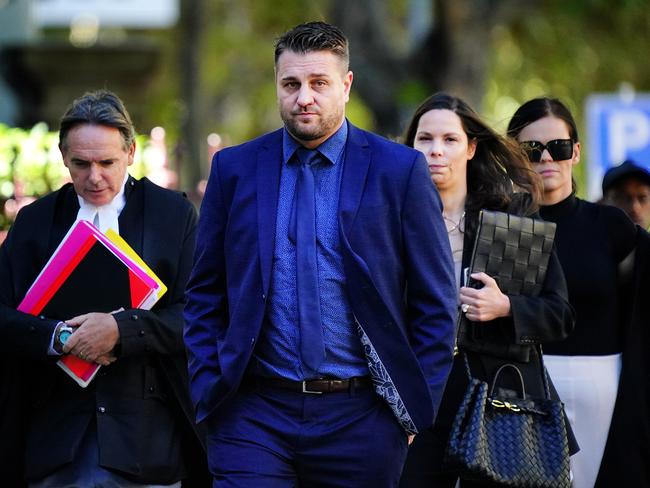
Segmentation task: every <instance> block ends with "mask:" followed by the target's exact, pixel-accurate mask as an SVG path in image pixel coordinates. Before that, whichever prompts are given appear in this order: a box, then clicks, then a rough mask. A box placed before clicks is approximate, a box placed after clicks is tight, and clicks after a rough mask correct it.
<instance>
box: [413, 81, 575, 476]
mask: <svg viewBox="0 0 650 488" xmlns="http://www.w3.org/2000/svg"><path fill="white" fill-rule="evenodd" d="M405 143H406V144H407V145H409V146H411V147H414V148H415V149H418V150H420V151H421V152H422V153H424V155H425V156H426V159H427V162H428V165H429V170H430V173H431V178H432V180H433V182H434V184H435V185H436V187H437V188H438V191H439V193H440V197H441V199H442V203H443V217H444V220H445V222H446V225H447V233H448V234H449V242H450V244H451V249H452V255H453V259H454V264H455V266H456V278H457V281H458V286H459V309H460V310H459V311H460V313H464V314H465V315H466V317H467V318H468V319H469V320H471V321H473V322H476V323H480V333H479V334H477V336H476V342H475V343H474V344H472V343H471V341H470V343H465V344H459V347H460V349H461V352H462V354H458V355H456V357H455V360H454V365H453V367H452V371H451V374H450V377H449V380H448V382H447V386H446V389H445V393H444V395H443V399H442V403H441V405H440V411H439V412H437V417H436V423H435V425H434V427H433V428H432V429H431V430H429V431H425V432H421V433H419V434H418V435H417V436H416V437H415V440H414V442H413V444H412V445H411V446H410V448H409V454H408V458H407V461H406V465H405V468H404V471H403V475H402V480H401V483H400V486H401V487H402V488H414V487H426V488H433V487H436V488H437V487H449V488H452V487H454V486H455V484H456V482H457V481H458V478H459V473H458V472H457V471H455V470H454V469H453V468H449V467H447V466H444V463H443V460H444V453H445V448H446V445H447V440H448V437H449V432H450V430H451V424H452V422H453V420H454V417H455V415H456V413H457V411H458V409H459V405H460V402H461V400H462V397H463V395H464V393H465V390H466V388H467V384H468V377H467V373H466V370H465V364H464V358H463V356H464V354H467V358H468V360H469V364H470V366H471V370H472V375H473V376H475V377H478V378H480V379H482V380H484V381H488V382H491V381H492V379H493V378H494V374H495V372H496V370H497V369H498V368H499V367H500V366H502V365H503V364H505V363H514V364H516V365H517V367H518V368H519V369H520V370H521V372H522V374H523V376H524V383H525V389H526V393H527V394H530V396H533V397H538V398H540V397H541V398H543V397H544V395H545V394H544V387H543V383H542V368H541V363H540V359H539V355H538V353H537V351H538V349H537V347H536V344H532V343H529V344H525V343H524V342H525V341H522V339H523V338H524V337H535V338H536V340H538V341H545V340H561V339H563V338H564V337H566V336H567V334H568V333H569V332H570V330H571V328H572V326H573V311H572V309H571V307H570V305H569V304H568V302H567V291H566V285H565V282H564V277H563V276H562V270H561V266H560V264H559V261H558V259H557V257H556V256H555V255H554V254H553V255H552V256H551V259H550V261H549V265H548V271H547V274H546V278H545V283H544V286H543V290H542V292H541V294H540V295H538V296H535V297H530V296H521V295H520V296H516V297H510V296H507V295H505V294H503V293H502V292H501V290H500V289H499V287H498V285H497V283H496V282H495V280H493V279H492V278H491V277H489V276H488V275H486V274H483V273H478V274H474V275H472V278H473V279H475V280H477V281H480V282H481V283H482V284H483V287H482V288H481V289H474V288H469V287H466V286H464V285H465V283H464V277H463V274H464V273H463V271H462V270H463V269H465V268H467V267H468V266H469V261H470V258H471V254H472V249H473V245H474V237H475V235H476V229H477V223H478V215H479V211H480V210H481V209H489V210H500V211H506V212H510V213H513V214H517V215H531V214H534V212H535V211H536V209H537V204H536V201H537V198H538V197H539V195H540V190H541V187H540V186H539V180H538V178H536V175H535V173H534V172H533V171H532V170H531V168H530V165H529V164H528V162H527V161H526V160H525V159H526V158H525V155H524V154H523V153H522V152H521V151H520V150H519V148H518V147H517V145H516V144H513V142H512V141H508V140H507V139H506V138H504V137H501V136H499V135H498V134H496V133H495V132H494V131H493V130H492V129H490V128H489V127H488V126H487V125H486V124H485V123H484V122H483V121H482V120H481V119H480V118H479V116H478V114H477V113H476V112H475V111H474V110H472V109H471V108H470V107H469V106H468V105H467V104H466V103H465V102H464V101H462V100H461V99H459V98H457V97H453V96H451V95H447V94H445V93H438V94H436V95H433V96H432V97H430V98H428V99H427V100H425V101H424V102H423V103H422V104H421V105H420V107H419V108H417V110H416V111H415V114H414V115H413V118H412V119H411V121H410V123H409V125H408V128H407V131H406V134H405ZM513 183H514V185H516V186H517V188H518V189H519V191H520V192H519V193H514V188H513ZM431 252H432V253H434V252H436V250H435V249H432V250H431ZM479 336H480V337H479ZM479 349H480V350H481V352H478V350H479ZM515 349H516V350H518V351H519V352H521V351H525V355H526V356H528V359H527V360H522V358H521V357H520V355H516V356H517V357H515V355H514V350H515ZM506 351H508V352H506ZM508 354H511V355H510V356H508ZM509 380H510V381H512V380H513V378H509ZM504 386H506V387H507V388H511V389H513V390H514V389H516V390H517V391H518V390H519V389H520V386H518V387H516V386H515V384H514V382H512V384H509V385H504ZM574 447H575V446H574ZM461 486H463V487H468V486H488V485H485V484H483V483H476V482H470V481H466V480H461Z"/></svg>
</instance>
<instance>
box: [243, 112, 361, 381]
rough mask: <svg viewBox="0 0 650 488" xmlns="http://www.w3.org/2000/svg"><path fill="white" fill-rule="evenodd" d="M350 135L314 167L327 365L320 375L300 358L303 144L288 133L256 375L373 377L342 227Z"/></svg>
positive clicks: (336, 140)
mask: <svg viewBox="0 0 650 488" xmlns="http://www.w3.org/2000/svg"><path fill="white" fill-rule="evenodd" d="M347 135H348V126H347V121H346V122H344V123H343V125H342V126H341V128H340V129H339V130H338V131H337V132H336V133H334V134H333V135H332V136H331V137H330V138H329V139H327V140H326V141H325V142H323V143H322V144H321V145H320V146H318V148H317V150H318V151H319V152H320V153H321V154H322V155H323V156H324V158H322V159H323V161H322V162H320V163H318V164H315V165H314V166H313V172H314V179H315V186H316V188H315V192H316V240H317V253H318V256H317V263H318V286H319V292H320V302H321V319H322V324H323V341H324V344H325V360H324V361H323V363H322V364H321V366H320V367H319V369H318V371H317V372H311V371H308V370H307V369H306V368H305V367H304V365H303V364H302V362H301V359H300V335H299V334H300V328H299V323H298V307H297V290H296V247H295V244H294V243H293V242H292V241H291V240H290V239H289V221H290V218H291V206H292V204H293V200H294V192H295V187H296V181H297V179H298V169H299V163H297V161H296V159H297V158H294V157H293V156H294V153H295V151H296V149H297V148H298V147H299V146H300V144H299V143H298V142H297V141H296V140H295V139H293V137H291V136H290V135H289V133H288V132H287V131H286V130H285V131H284V135H283V161H282V173H281V176H280V188H279V197H278V210H277V217H276V234H275V249H274V254H273V270H272V273H271V289H270V293H269V299H268V306H267V312H266V318H265V321H264V324H263V325H262V332H261V334H260V339H259V342H258V345H257V348H256V350H255V359H256V361H254V364H255V366H254V370H253V372H254V374H258V375H262V376H273V377H278V376H279V377H282V378H288V379H292V380H304V379H310V378H315V377H322V376H330V377H335V378H350V377H352V376H363V375H367V374H368V366H367V363H366V360H365V356H364V353H363V349H362V346H361V342H360V340H359V337H358V335H357V332H356V326H355V324H354V317H353V314H352V308H351V307H350V303H349V301H348V297H347V294H346V290H345V273H344V270H343V258H342V256H341V249H340V242H339V225H338V202H339V190H340V187H341V175H342V173H343V172H342V168H343V161H344V159H345V158H344V150H345V143H346V140H347Z"/></svg>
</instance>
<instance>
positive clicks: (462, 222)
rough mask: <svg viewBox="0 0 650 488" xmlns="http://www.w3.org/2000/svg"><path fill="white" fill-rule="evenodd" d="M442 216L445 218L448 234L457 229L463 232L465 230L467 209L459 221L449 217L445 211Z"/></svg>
mask: <svg viewBox="0 0 650 488" xmlns="http://www.w3.org/2000/svg"><path fill="white" fill-rule="evenodd" d="M442 218H443V219H444V220H445V227H447V234H451V233H452V232H454V231H456V230H457V231H458V232H460V233H461V234H462V233H463V232H465V211H463V213H462V214H461V215H460V218H459V219H458V222H454V221H453V220H452V219H450V218H449V217H447V216H446V215H445V214H444V213H443V214H442ZM449 224H451V227H450V226H449ZM461 226H462V227H461Z"/></svg>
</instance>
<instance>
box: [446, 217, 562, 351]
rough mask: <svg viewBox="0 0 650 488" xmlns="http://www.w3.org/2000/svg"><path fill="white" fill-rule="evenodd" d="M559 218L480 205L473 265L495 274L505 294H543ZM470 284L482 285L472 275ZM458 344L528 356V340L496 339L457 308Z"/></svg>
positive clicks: (480, 270) (471, 348) (472, 270)
mask: <svg viewBox="0 0 650 488" xmlns="http://www.w3.org/2000/svg"><path fill="white" fill-rule="evenodd" d="M554 238H555V223H553V222H545V221H543V220H539V219H534V218H531V217H520V216H518V215H512V214H508V213H505V212H496V211H490V210H481V212H480V214H479V222H478V228H477V231H476V238H475V239H474V248H473V251H472V260H471V263H470V268H469V271H470V273H469V274H471V273H478V272H484V273H486V274H488V275H490V276H491V277H492V278H494V279H495V281H496V282H497V285H499V289H500V290H501V291H502V292H503V293H505V294H506V295H528V296H535V295H539V293H540V291H541V290H542V287H543V285H544V279H545V278H546V270H547V268H548V262H549V259H550V256H551V252H552V250H553V240H554ZM469 274H468V276H469ZM466 286H474V287H480V286H482V283H481V282H478V281H474V280H472V279H468V282H467V283H466ZM457 331H458V332H457V333H458V338H457V342H458V345H459V346H460V347H462V348H465V349H467V350H470V351H473V352H477V353H480V354H489V355H491V356H496V357H499V358H504V359H509V360H514V361H520V362H527V361H528V357H529V353H530V351H529V350H528V346H525V345H519V344H511V343H510V341H507V342H503V341H502V340H501V341H499V340H497V339H495V337H494V336H491V335H490V332H489V331H486V330H485V327H484V326H483V325H481V324H478V325H475V324H474V323H473V322H471V321H470V320H468V319H467V317H465V314H459V316H458V324H457Z"/></svg>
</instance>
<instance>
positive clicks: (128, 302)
mask: <svg viewBox="0 0 650 488" xmlns="http://www.w3.org/2000/svg"><path fill="white" fill-rule="evenodd" d="M124 245H125V243H124V242H121V243H119V245H118V244H116V243H115V242H113V241H111V240H110V239H109V238H108V237H106V236H105V235H104V234H102V233H101V231H99V230H98V229H97V228H96V227H94V226H93V225H92V224H90V223H89V222H86V221H85V220H80V221H78V222H76V223H75V225H73V226H72V228H71V229H70V231H68V233H67V234H66V236H65V238H64V239H63V240H62V241H61V244H59V246H58V247H57V249H56V251H54V253H53V255H52V257H51V258H50V260H49V261H48V262H47V264H46V265H45V266H44V267H43V270H42V271H41V273H40V274H39V275H38V277H37V278H36V280H35V281H34V283H33V284H32V286H31V287H30V288H29V290H28V291H27V293H26V295H25V297H24V298H23V300H22V301H21V303H20V305H19V306H18V310H20V311H22V312H26V313H29V314H32V315H44V316H46V317H50V318H53V319H59V320H66V319H70V318H72V317H75V316H77V315H81V314H84V313H90V312H105V313H111V312H114V311H116V310H119V309H125V308H143V309H149V308H151V307H152V306H153V305H154V303H155V302H156V301H157V300H158V299H159V298H160V297H161V296H162V294H163V293H164V291H165V288H164V285H162V284H161V282H160V280H159V279H158V278H157V277H156V276H155V275H154V274H153V272H152V271H151V270H150V269H149V268H147V267H146V266H142V265H141V264H140V263H139V262H138V259H139V258H137V257H136V258H135V259H134V258H132V257H130V256H129V254H131V256H133V255H135V253H134V251H133V250H132V249H128V250H126V249H125V248H124ZM140 261H141V260H140ZM57 364H58V365H59V366H60V367H61V368H62V369H63V370H64V371H66V373H68V374H69V375H70V376H71V377H72V379H74V380H75V381H76V382H77V383H78V384H79V385H80V386H82V387H85V386H87V385H88V383H90V381H92V379H93V377H94V376H95V374H96V373H97V371H98V370H99V365H98V364H97V363H91V362H87V361H84V360H82V359H79V358H77V357H75V356H71V355H66V356H63V357H62V358H61V359H60V360H59V361H58V362H57Z"/></svg>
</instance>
